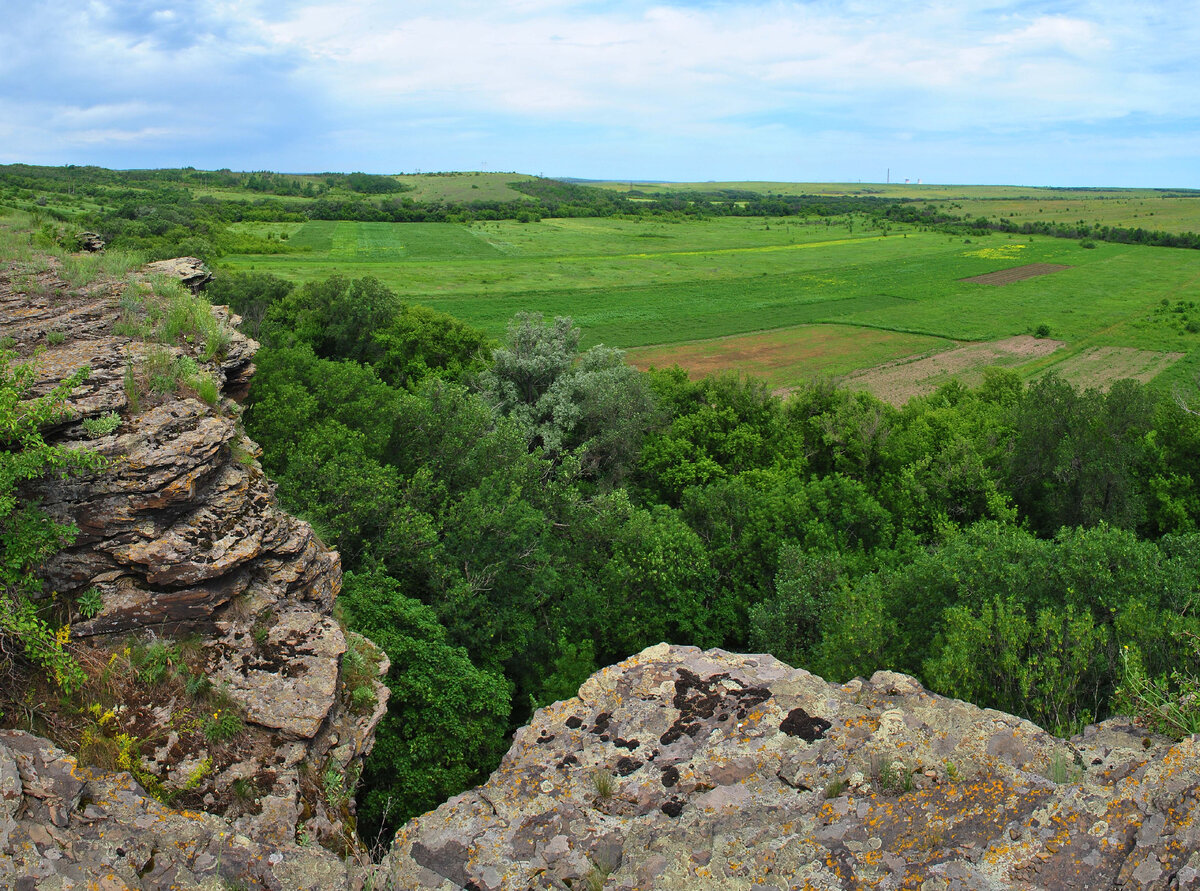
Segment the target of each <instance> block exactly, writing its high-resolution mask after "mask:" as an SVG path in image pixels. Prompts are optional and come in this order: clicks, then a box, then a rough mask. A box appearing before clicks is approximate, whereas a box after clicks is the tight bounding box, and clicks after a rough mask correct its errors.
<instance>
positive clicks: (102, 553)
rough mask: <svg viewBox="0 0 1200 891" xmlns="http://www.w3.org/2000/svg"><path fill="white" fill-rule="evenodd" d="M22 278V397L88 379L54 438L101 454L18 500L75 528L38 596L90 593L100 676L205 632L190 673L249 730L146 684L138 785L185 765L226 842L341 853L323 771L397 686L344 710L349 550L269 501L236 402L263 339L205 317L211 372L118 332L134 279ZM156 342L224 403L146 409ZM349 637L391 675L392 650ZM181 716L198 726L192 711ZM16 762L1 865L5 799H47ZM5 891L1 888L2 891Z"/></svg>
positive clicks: (192, 355)
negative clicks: (340, 613) (148, 367)
mask: <svg viewBox="0 0 1200 891" xmlns="http://www.w3.org/2000/svg"><path fill="white" fill-rule="evenodd" d="M19 267H20V264H18V263H10V264H9V265H8V266H7V267H6V266H5V265H4V264H2V263H0V330H2V331H3V333H4V334H5V335H6V336H7V337H9V338H10V339H11V342H13V343H15V346H14V349H15V351H16V353H17V355H18V361H21V362H25V363H28V364H29V365H31V367H32V368H33V371H34V381H33V385H32V387H31V390H30V394H29V395H31V396H38V395H42V394H45V393H48V392H50V391H51V390H52V389H53V388H54V387H55V386H57V385H58V384H59V383H61V382H62V381H63V380H65V379H66V378H68V377H69V376H70V375H72V374H73V373H74V372H75V371H77V370H78V369H79V368H81V367H84V366H87V367H88V368H89V369H90V373H89V375H88V377H87V379H86V380H85V381H84V382H83V384H82V385H80V386H79V387H77V388H76V389H75V390H74V391H73V393H72V394H71V396H70V398H69V400H68V404H67V409H68V412H67V416H66V417H65V418H64V419H63V420H62V421H61V422H59V423H58V424H56V425H55V426H53V427H51V428H49V429H47V430H46V431H45V432H44V435H45V437H46V439H47V441H50V442H57V443H63V444H66V445H67V446H69V447H87V448H90V449H92V450H94V451H96V452H98V453H100V454H101V455H103V456H105V457H106V458H107V459H108V460H107V462H106V466H104V467H103V468H102V469H101V470H100V471H98V472H96V473H92V474H87V475H83V476H78V477H72V478H69V479H58V478H47V479H43V480H39V481H37V482H36V483H34V484H31V485H29V486H27V487H26V489H25V490H24V493H23V494H24V495H25V496H26V497H29V498H32V499H36V500H37V501H39V502H40V504H41V507H42V509H43V510H45V511H46V512H47V513H49V514H50V515H51V516H53V517H54V518H55V519H57V520H60V521H64V522H70V523H73V524H74V525H75V526H76V527H77V528H78V529H79V534H78V536H77V537H76V539H75V541H74V542H73V543H72V544H71V546H70V547H68V548H66V549H65V550H63V551H61V552H60V553H58V554H56V555H55V556H54V557H53V558H51V560H50V561H49V562H48V563H47V565H46V566H45V568H44V571H43V573H42V574H43V576H44V578H45V581H46V586H45V587H46V592H47V595H50V593H51V592H53V596H56V597H61V598H64V599H71V598H74V597H76V596H78V595H79V594H80V592H83V591H87V590H89V589H94V591H95V592H97V593H98V595H99V604H100V605H99V608H98V610H97V611H95V613H94V614H90V613H89V617H86V618H85V617H84V616H83V615H81V614H79V613H78V612H76V613H74V614H72V616H71V619H72V621H71V627H70V636H71V640H72V641H73V642H78V643H77V645H79V646H80V647H81V648H86V649H87V658H89V659H91V660H92V661H93V662H94V663H97V664H100V665H103V664H104V663H105V660H108V659H109V658H110V656H111V658H113V659H116V658H119V657H120V654H121V653H122V652H124V653H125V654H126V655H128V653H129V647H130V646H131V645H133V646H137V645H138V644H139V643H143V644H144V643H145V642H146V641H157V640H165V641H167V642H172V641H178V640H181V639H191V640H193V641H198V643H195V644H193V645H194V646H196V647H197V648H198V655H196V656H194V657H193V660H192V661H193V665H194V667H195V668H196V669H197V670H199V671H202V673H203V674H204V676H205V678H206V679H207V681H208V682H209V683H210V684H211V685H212V687H213V688H214V689H219V690H220V691H221V692H222V695H224V696H227V697H228V700H229V702H230V703H232V707H233V709H235V710H236V712H237V713H238V715H239V717H240V718H244V720H245V726H246V730H245V732H243V733H239V734H238V735H237V738H236V739H234V740H232V741H229V742H219V741H214V740H212V739H209V738H207V737H206V736H205V734H204V733H202V732H200V729H199V724H198V721H199V720H201V719H202V718H203V717H204V716H205V715H206V714H212V715H213V718H216V717H217V714H219V713H220V712H221V711H224V710H227V709H228V706H224V705H210V706H207V707H206V708H205V707H201V704H200V703H199V702H198V701H196V700H193V699H190V698H184V697H182V696H181V694H180V693H171V692H170V688H169V687H163V688H162V689H163V691H164V692H161V693H160V692H158V691H157V688H155V687H154V686H153V685H150V684H143V685H141V686H142V687H143V688H144V696H143V699H144V701H141V702H137V703H130V702H126V703H123V706H124V707H125V711H124V712H122V717H121V719H120V720H121V721H122V722H123V723H122V728H123V729H124V728H125V727H128V728H130V729H132V731H133V732H135V733H136V736H137V737H138V738H139V739H140V740H144V741H155V745H154V751H153V755H148V754H146V753H145V752H143V753H142V761H141V764H140V765H138V766H139V767H140V770H141V771H143V772H144V774H143V779H145V776H149V775H152V776H153V777H154V778H155V779H157V780H161V781H163V782H169V783H171V784H173V786H172V787H173V788H178V787H179V786H181V785H186V784H187V780H188V777H189V776H190V775H192V774H193V773H194V774H195V775H196V776H197V777H199V779H198V780H197V781H196V783H195V784H193V785H190V786H188V789H187V793H188V794H187V796H186V801H187V804H188V805H189V806H195V807H197V808H198V807H203V808H204V810H207V811H210V812H213V813H215V814H220V815H222V816H224V817H226V818H227V820H228V821H229V825H228V826H227V829H228V830H229V831H235V830H236V831H237V832H240V833H242V834H245V835H246V836H247V837H251V836H252V837H254V838H256V839H260V840H263V839H272V840H277V841H281V842H282V841H292V840H294V839H295V838H296V837H297V836H298V835H302V836H304V837H307V838H309V839H311V840H312V841H313V842H329V843H333V844H335V845H340V844H343V843H344V841H345V838H346V837H347V836H350V837H352V836H353V830H352V829H351V828H349V827H351V826H352V816H353V813H352V809H353V805H352V804H351V803H334V804H331V803H330V802H329V801H328V797H327V796H326V795H325V794H324V791H323V789H322V788H321V787H320V778H321V777H322V776H323V775H324V774H325V773H326V772H328V771H333V772H335V773H338V774H339V775H344V774H345V773H346V772H347V771H348V770H349V771H351V772H353V770H355V769H356V764H357V763H358V762H361V759H362V758H363V757H365V755H366V753H368V752H369V751H370V749H371V747H372V745H373V742H374V732H375V727H376V725H377V724H378V722H379V721H380V719H381V718H382V716H383V714H384V712H385V705H386V701H387V696H388V690H387V688H386V687H385V686H383V685H382V684H381V683H379V682H377V681H376V682H374V683H373V692H374V706H373V707H372V708H369V709H366V710H364V709H361V708H360V709H355V708H354V707H352V704H351V703H350V701H349V696H348V693H347V691H346V690H345V689H344V684H343V679H342V673H341V661H342V656H343V654H344V653H345V652H346V649H347V635H346V634H345V633H344V632H343V630H342V628H341V627H340V626H339V625H338V623H337V622H336V621H334V619H333V618H332V607H333V602H334V599H335V597H336V596H337V593H338V591H339V589H340V587H341V564H340V561H339V559H338V555H337V554H336V553H335V552H333V551H330V550H329V549H328V548H326V547H325V546H324V544H322V543H321V541H320V540H319V539H318V538H317V536H316V535H315V534H314V533H313V530H312V528H311V527H310V526H309V525H308V524H307V523H304V522H302V521H300V520H298V519H296V518H295V517H292V516H290V515H288V514H287V513H285V512H284V511H283V510H281V509H280V508H279V507H278V506H277V504H276V503H275V499H274V496H273V487H272V485H271V483H270V481H269V480H268V479H267V477H266V476H265V474H264V473H263V471H262V468H261V467H260V466H259V464H258V462H257V460H256V456H257V454H258V452H259V450H258V447H257V445H255V444H254V443H253V442H252V441H251V440H249V439H248V438H247V437H246V436H245V433H244V432H243V430H242V425H241V421H240V413H241V407H240V405H239V404H238V403H237V401H236V399H238V398H240V397H241V396H242V395H244V392H245V389H246V386H247V385H248V382H249V379H250V376H251V375H252V374H253V371H254V365H253V363H252V359H253V356H254V352H255V350H256V349H257V348H258V344H257V343H255V342H254V341H253V340H251V339H249V338H247V337H245V336H243V335H242V334H240V333H238V332H237V331H236V330H234V329H233V327H232V326H233V325H236V324H237V322H238V321H239V320H238V319H237V317H236V316H233V315H231V314H230V313H229V311H228V310H227V309H226V308H223V307H214V308H213V313H214V315H215V316H216V317H217V318H218V320H219V321H221V322H222V323H223V324H225V325H227V326H230V327H229V328H228V330H227V335H228V338H227V339H228V345H227V346H226V347H225V348H224V350H223V351H222V352H221V353H220V354H219V355H218V356H217V357H214V358H212V359H211V360H210V361H208V362H204V361H203V358H202V356H201V354H200V352H199V346H198V345H197V344H195V343H193V342H192V340H193V339H189V338H178V339H176V341H174V342H172V343H155V342H145V341H143V340H141V339H138V338H134V337H130V336H126V335H125V334H123V333H121V332H122V331H125V330H129V326H123V325H122V324H120V323H121V320H122V318H123V313H125V312H127V311H128V309H127V307H126V305H125V304H124V303H122V293H123V291H125V290H126V289H127V288H128V287H129V285H127V284H126V283H122V282H117V281H109V280H104V279H99V280H97V281H96V282H93V283H92V284H90V285H88V286H86V287H80V288H72V287H71V286H69V284H68V283H67V282H66V281H65V280H63V279H61V278H59V277H58V275H57V272H56V271H55V266H54V263H53V262H49V261H47V263H44V264H42V265H40V266H38V267H37V269H38V270H40V271H37V272H36V273H30V272H26V271H22V269H21V268H19ZM146 273H147V274H150V273H159V274H166V275H175V276H176V277H179V278H181V279H182V280H183V281H184V282H185V284H188V285H189V286H191V287H199V285H200V284H202V282H203V280H204V279H205V278H206V277H207V276H208V272H207V270H205V269H203V267H202V265H201V264H199V261H195V260H192V259H189V258H184V259H183V260H181V261H179V262H166V263H162V264H153V266H152V267H148V268H147V269H146ZM140 280H141V281H142V282H143V283H144V282H146V281H147V278H146V276H143V277H142V278H141V279H140ZM151 281H152V279H151ZM51 333H56V336H55V337H53V338H51V337H50V336H49V335H50V334H51ZM151 351H158V352H159V353H162V352H166V353H168V354H170V355H171V356H175V357H187V358H188V359H189V360H190V361H191V362H192V363H193V364H194V366H195V367H199V368H200V369H201V370H202V371H203V373H205V374H208V375H209V376H211V377H212V379H213V380H214V382H215V383H216V384H217V385H218V390H219V393H220V398H219V399H218V400H217V402H216V404H214V405H209V404H206V403H205V402H203V401H201V400H200V399H198V398H196V396H195V394H193V393H192V392H190V391H189V390H187V388H186V387H177V388H176V389H175V390H174V391H172V392H166V393H162V392H158V391H156V390H153V389H147V388H145V387H142V391H141V396H140V398H138V397H137V393H136V389H137V388H136V387H131V384H130V381H131V380H135V381H136V380H137V379H138V378H139V375H142V372H140V371H139V370H138V369H139V368H140V363H141V362H142V361H143V360H144V359H145V357H146V356H147V355H148V354H149V353H150V352H151ZM131 391H132V392H133V396H131ZM110 413H111V414H110ZM114 414H115V417H112V415H114ZM102 416H106V417H110V418H111V419H112V420H114V421H115V422H116V423H115V427H114V428H113V429H111V430H110V431H109V432H107V433H105V434H103V435H99V436H96V437H95V438H90V437H89V436H88V435H87V432H86V428H85V427H84V424H83V421H84V420H87V419H95V418H100V417H102ZM358 640H359V643H358V644H357V645H358V646H359V647H360V649H361V650H362V651H363V652H369V653H373V656H374V658H375V664H376V667H377V669H378V671H379V673H380V674H382V673H384V672H385V671H386V670H387V660H386V657H385V656H384V655H383V654H382V653H381V652H377V651H375V649H374V647H373V646H372V645H371V644H370V643H369V642H367V641H365V640H362V639H358ZM109 664H112V663H111V661H110V662H109ZM155 696H160V697H162V701H155V700H154V697H155ZM172 697H176V698H172ZM185 708H190V709H191V713H190V714H191V717H190V718H189V719H187V720H181V719H180V714H181V713H182V712H183V710H184V709H185ZM47 745H49V743H47ZM206 761H207V762H208V766H207V767H206V768H205V769H204V770H201V769H200V768H201V767H202V766H204V765H205V764H206ZM10 766H11V765H9V764H8V762H6V760H5V758H4V757H3V754H2V753H0V859H2V857H3V854H4V853H5V847H4V840H5V837H6V835H8V836H10V842H11V832H12V820H13V819H14V816H13V814H12V813H10V810H11V808H10V807H9V802H10V801H17V800H23V801H24V802H25V805H24V806H23V807H24V810H23V811H22V813H24V814H25V815H26V816H28V814H29V812H30V811H29V808H30V807H31V805H30V804H29V803H30V802H31V801H34V800H35V799H36V800H37V801H41V800H42V799H38V798H37V797H36V795H35V796H34V799H31V798H30V795H31V794H33V793H31V791H30V789H29V787H28V786H27V787H26V788H25V793H24V797H23V799H21V797H20V795H19V794H17V793H19V791H20V788H19V783H17V784H16V785H14V781H13V780H12V777H13V776H15V775H14V774H13V773H12V771H11V770H10V769H9V767H10ZM126 778H127V782H130V781H131V780H129V779H128V775H126ZM235 783H241V785H240V786H235V785H234V784H235ZM14 789H15V790H17V792H16V793H14V792H13V791H12V790H14ZM238 789H240V790H241V791H242V794H241V795H238V794H237V793H236V790H238ZM247 790H249V791H247ZM160 797H161V796H160ZM68 804H69V802H68ZM38 807H41V805H38ZM56 807H57V808H58V809H57V810H55V809H54V808H51V809H50V811H49V812H48V814H47V815H45V816H46V821H48V824H49V825H52V826H55V827H58V828H60V829H64V828H65V825H66V824H64V823H62V822H61V820H57V818H56V815H59V816H61V814H63V813H75V812H76V811H78V808H73V807H71V806H66V805H63V806H56ZM64 808H65V810H64ZM72 825H74V824H72ZM161 860H162V858H161V856H160V857H159V858H158V861H156V862H161ZM0 887H7V886H5V885H4V883H3V882H2V881H0ZM64 887H66V886H64ZM131 887H139V886H131ZM145 887H152V886H151V885H146V886H145ZM153 887H157V886H153ZM164 887H165V886H164Z"/></svg>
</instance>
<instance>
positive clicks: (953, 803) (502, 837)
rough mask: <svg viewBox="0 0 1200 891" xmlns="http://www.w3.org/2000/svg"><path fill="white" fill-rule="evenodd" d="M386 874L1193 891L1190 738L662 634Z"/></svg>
mask: <svg viewBox="0 0 1200 891" xmlns="http://www.w3.org/2000/svg"><path fill="white" fill-rule="evenodd" d="M380 872H381V874H380V875H379V876H378V877H377V878H378V883H381V884H384V885H385V886H386V887H391V888H406V889H435V888H436V889H439V891H450V889H461V888H472V889H480V891H484V889H486V891H516V889H524V888H533V887H553V888H578V887H597V888H598V887H601V886H603V887H604V888H606V889H618V891H634V889H650V888H654V889H666V891H685V889H686V891H695V889H718V888H720V889H732V888H745V889H749V888H776V889H801V888H830V889H833V888H846V889H850V888H866V887H872V888H924V889H934V888H938V889H950V888H961V889H996V891H999V889H1013V888H1024V889H1035V888H1043V889H1066V888H1117V887H1120V888H1164V889H1165V888H1168V887H1170V888H1197V887H1200V738H1195V737H1193V738H1190V739H1186V740H1184V741H1183V742H1180V743H1175V744H1172V743H1171V742H1169V741H1168V740H1165V739H1162V738H1158V737H1154V736H1151V735H1150V734H1149V733H1147V732H1146V731H1144V730H1141V729H1140V728H1137V727H1134V726H1132V725H1130V724H1129V723H1128V722H1124V721H1119V720H1114V721H1109V722H1106V723H1105V724H1103V725H1099V726H1097V727H1092V728H1089V729H1088V730H1087V731H1085V732H1084V734H1082V735H1081V736H1079V737H1076V738H1074V739H1072V740H1063V739H1057V738H1055V737H1053V736H1051V735H1050V734H1049V733H1046V732H1045V731H1044V730H1042V729H1041V728H1039V727H1037V726H1035V725H1033V724H1031V723H1030V722H1028V721H1024V720H1021V719H1020V718H1015V717H1013V716H1011V715H1006V714H1002V713H1000V712H996V711H991V710H988V709H981V708H978V707H976V706H973V705H969V704H967V703H965V702H959V701H957V700H953V699H947V698H945V697H942V696H938V695H935V694H933V693H930V692H929V691H927V690H925V689H924V688H923V687H922V686H921V685H920V684H919V683H918V682H917V681H916V680H915V679H913V678H911V677H907V676H905V675H900V674H896V673H893V672H879V673H877V674H876V675H875V676H873V677H872V678H871V679H870V680H863V679H856V680H854V681H852V682H850V683H848V684H832V683H828V682H826V681H824V680H822V679H821V678H819V677H816V676H815V675H812V674H810V673H808V672H806V671H803V670H799V669H794V668H791V667H789V666H787V665H785V664H783V663H782V662H780V661H778V660H777V659H775V658H773V657H771V656H763V655H750V656H742V655H735V654H733V653H727V652H724V651H722V650H708V651H705V652H701V651H700V650H698V649H695V648H692V647H678V646H668V645H666V644H660V645H659V646H656V647H651V648H650V649H648V650H645V651H643V652H641V653H639V654H638V655H636V656H633V657H632V658H630V659H628V660H626V661H624V662H622V663H620V664H619V665H616V666H612V667H610V668H606V669H604V670H602V671H601V672H599V673H598V674H596V675H594V676H593V677H592V678H590V679H589V680H588V681H587V682H586V683H585V684H584V685H583V686H582V687H581V688H580V690H579V695H578V696H577V697H576V698H574V699H570V700H567V701H565V702H557V703H555V704H553V705H551V706H548V707H546V708H543V709H541V710H540V711H538V712H537V713H536V714H535V715H534V717H533V720H532V722H531V723H530V724H529V725H528V726H526V727H524V728H522V729H520V730H518V731H517V733H516V734H515V736H514V739H513V745H512V748H511V749H510V750H509V752H508V754H507V755H506V756H505V757H504V759H503V761H502V762H501V764H500V767H499V768H498V769H497V770H496V771H495V772H494V773H493V774H492V776H491V778H490V779H489V780H488V782H487V783H486V784H485V785H483V786H481V787H479V788H477V789H474V790H472V791H469V792H466V793H464V794H462V795H459V796H457V797H456V798H453V799H451V800H450V801H448V802H447V803H445V804H444V805H442V806H441V807H440V808H438V809H437V810H435V811H432V812H430V813H428V814H425V815H423V816H420V817H417V818H416V819H414V820H412V821H411V822H409V823H408V824H407V825H406V826H404V827H403V828H401V829H400V831H399V832H398V833H397V835H396V838H395V842H394V845H393V848H392V850H391V852H390V854H389V855H388V857H387V858H386V860H385V861H384V862H383V864H381V867H380Z"/></svg>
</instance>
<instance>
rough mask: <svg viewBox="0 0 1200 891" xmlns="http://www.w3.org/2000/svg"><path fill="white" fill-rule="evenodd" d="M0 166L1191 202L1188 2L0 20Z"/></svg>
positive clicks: (203, 7)
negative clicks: (960, 186) (1150, 197)
mask: <svg viewBox="0 0 1200 891" xmlns="http://www.w3.org/2000/svg"><path fill="white" fill-rule="evenodd" d="M5 6H6V7H7V8H5V9H4V16H5V21H4V25H3V28H2V29H0V163H12V162H26V163H38V164H100V165H103V166H108V167H118V168H126V167H179V166H187V165H190V166H194V167H200V168H220V167H231V168H233V169H242V170H253V169H273V170H283V171H291V172H302V171H325V170H338V171H351V170H364V171H368V172H377V173H400V172H412V171H415V170H422V171H429V170H479V169H487V170H515V171H520V172H524V173H544V174H546V175H550V176H579V177H589V178H603V179H608V178H612V179H668V180H789V181H850V182H853V181H858V180H862V181H865V182H877V181H882V180H883V179H884V178H885V176H886V172H887V170H888V169H889V168H890V170H891V177H892V180H893V181H897V180H903V179H905V178H910V179H912V180H914V181H915V180H916V179H918V178H921V179H922V180H923V181H925V182H933V183H1015V184H1022V185H1113V186H1185V187H1193V188H1197V187H1200V53H1197V52H1196V47H1197V46H1200V3H1197V2H1193V0H1189V2H1173V3H1139V2H1129V0H1126V2H1121V3H1117V2H1009V3H1006V2H978V0H964V2H903V0H891V2H876V0H861V2H856V0H851V2H843V3H832V2H822V0H813V2H669V3H643V2H622V0H616V2H604V3H600V2H569V0H566V2H564V0H512V2H504V0H499V2H497V0H492V2H464V0H439V2H431V0H411V2H386V0H342V2H337V3H334V2H307V0H207V2H203V0H187V2H177V0H176V2H172V0H126V2H119V0H72V2H69V3H68V2H63V0H47V2H37V0H34V2H16V0H13V2H10V3H7V4H5Z"/></svg>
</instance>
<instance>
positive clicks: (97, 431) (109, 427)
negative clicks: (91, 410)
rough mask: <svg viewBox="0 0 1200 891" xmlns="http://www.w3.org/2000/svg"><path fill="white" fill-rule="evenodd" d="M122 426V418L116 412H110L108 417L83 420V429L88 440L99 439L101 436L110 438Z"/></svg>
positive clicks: (101, 416)
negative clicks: (109, 435)
mask: <svg viewBox="0 0 1200 891" xmlns="http://www.w3.org/2000/svg"><path fill="white" fill-rule="evenodd" d="M120 426H121V416H120V415H119V414H117V413H116V412H115V411H110V412H109V413H108V414H106V415H100V417H98V418H84V419H83V429H84V432H85V433H87V435H88V439H99V438H100V437H101V436H108V434H110V433H112V432H113V431H114V430H116V429H117V428H118V427H120Z"/></svg>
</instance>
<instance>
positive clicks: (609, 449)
mask: <svg viewBox="0 0 1200 891" xmlns="http://www.w3.org/2000/svg"><path fill="white" fill-rule="evenodd" d="M579 336H580V334H579V329H578V328H576V327H574V326H573V325H572V323H571V320H570V319H569V318H564V317H562V316H559V317H557V318H555V320H554V322H553V324H551V325H544V324H542V317H541V315H540V314H539V313H518V314H517V315H516V316H515V317H514V319H513V321H512V322H510V323H509V326H508V334H507V337H506V345H505V346H503V347H501V348H499V349H497V350H496V351H495V352H494V353H493V364H492V367H491V369H489V370H488V371H487V372H485V373H484V374H483V375H481V378H480V385H481V388H482V390H483V393H484V395H485V397H486V398H487V399H488V401H489V402H491V403H492V405H494V406H495V407H496V408H497V410H499V411H500V412H501V413H503V414H505V415H508V416H509V417H511V418H513V419H514V420H516V421H517V422H518V423H520V424H521V425H522V426H523V427H524V428H525V430H526V431H527V432H528V436H529V441H530V446H531V447H532V448H541V449H542V451H543V453H544V454H545V455H546V456H547V457H550V458H553V459H556V460H557V459H561V458H562V457H563V456H565V455H568V454H573V455H575V456H576V457H577V458H578V459H579V462H580V470H581V471H582V472H583V474H584V475H585V476H588V477H589V478H593V479H602V480H604V481H606V482H607V483H609V484H613V483H617V482H619V481H621V480H622V479H623V478H624V477H625V476H626V475H627V474H628V473H629V472H630V471H631V470H632V469H633V465H634V462H635V460H636V459H637V457H638V455H639V454H640V453H641V448H642V439H643V437H644V436H645V434H646V432H647V430H648V429H649V428H650V426H651V425H652V424H653V423H654V420H655V418H656V417H657V412H656V410H655V403H654V397H653V393H652V392H651V390H650V388H649V387H648V386H647V384H646V381H645V379H644V378H643V377H642V375H641V374H639V373H638V372H637V371H636V370H635V369H633V368H631V367H630V366H628V365H626V364H625V354H624V353H623V352H622V351H621V350H616V349H612V348H610V347H605V346H594V347H592V348H591V349H589V350H587V351H586V352H584V353H582V354H579V353H578V350H579Z"/></svg>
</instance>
